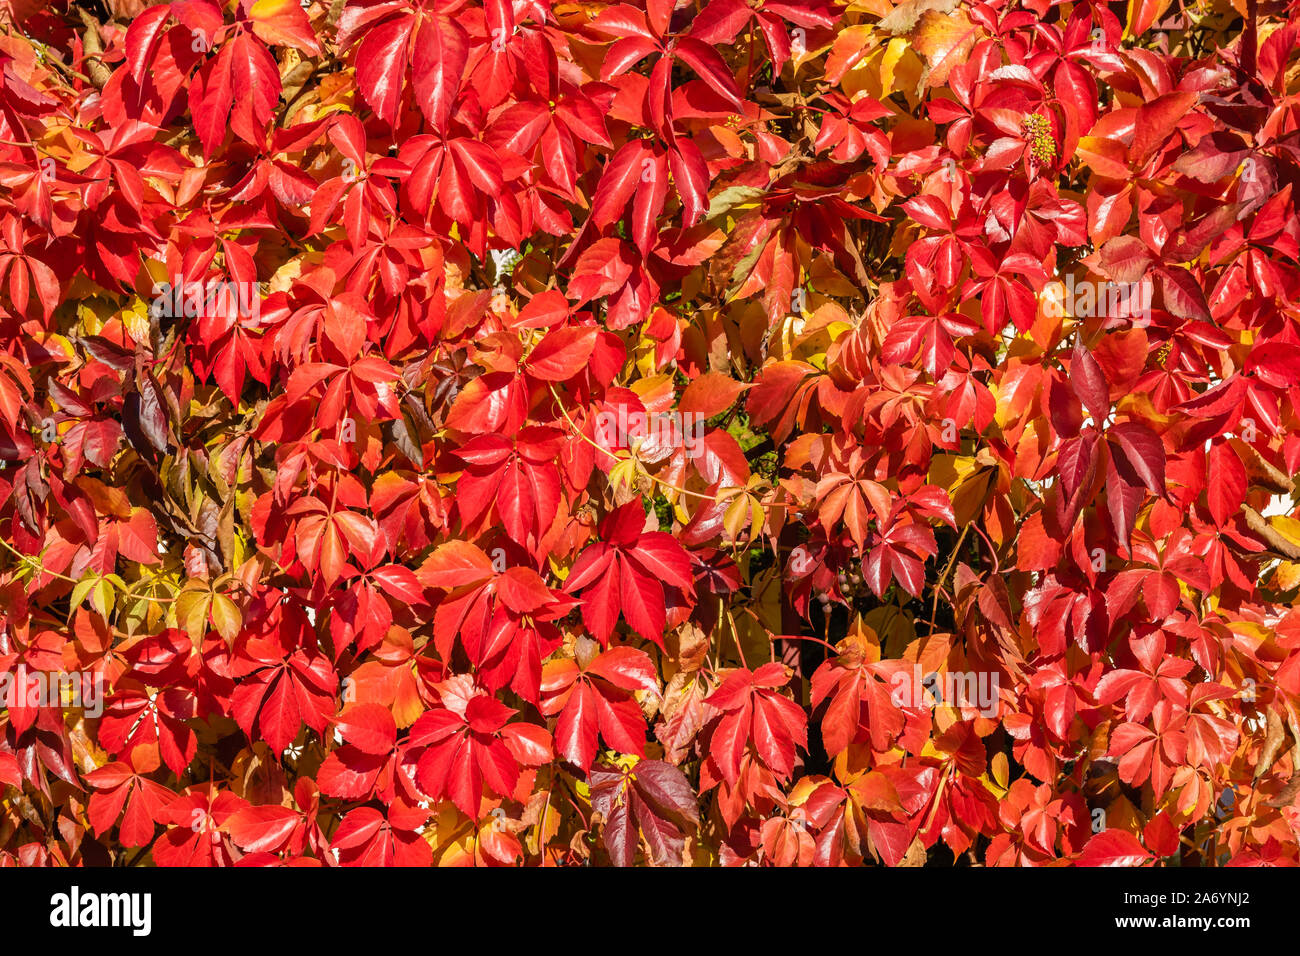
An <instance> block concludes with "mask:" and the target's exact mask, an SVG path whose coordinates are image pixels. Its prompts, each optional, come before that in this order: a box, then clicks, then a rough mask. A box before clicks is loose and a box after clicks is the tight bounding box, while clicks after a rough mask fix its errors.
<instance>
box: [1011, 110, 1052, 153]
mask: <svg viewBox="0 0 1300 956" xmlns="http://www.w3.org/2000/svg"><path fill="white" fill-rule="evenodd" d="M1020 128H1021V129H1022V130H1023V131H1024V134H1025V137H1026V138H1027V139H1028V140H1029V155H1030V158H1031V159H1032V160H1033V161H1034V162H1035V163H1037V164H1038V165H1040V166H1048V165H1050V164H1051V163H1052V161H1053V160H1055V159H1056V140H1054V139H1052V123H1051V121H1050V120H1049V119H1048V118H1047V117H1046V116H1042V115H1040V114H1038V113H1030V114H1029V115H1028V116H1026V117H1025V118H1024V119H1023V120H1021V122H1020Z"/></svg>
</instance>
